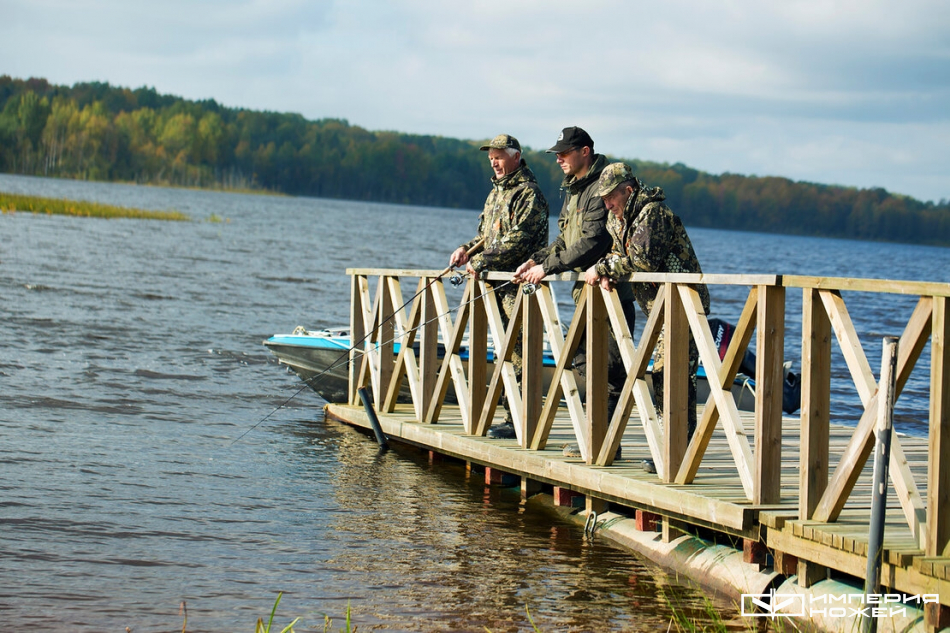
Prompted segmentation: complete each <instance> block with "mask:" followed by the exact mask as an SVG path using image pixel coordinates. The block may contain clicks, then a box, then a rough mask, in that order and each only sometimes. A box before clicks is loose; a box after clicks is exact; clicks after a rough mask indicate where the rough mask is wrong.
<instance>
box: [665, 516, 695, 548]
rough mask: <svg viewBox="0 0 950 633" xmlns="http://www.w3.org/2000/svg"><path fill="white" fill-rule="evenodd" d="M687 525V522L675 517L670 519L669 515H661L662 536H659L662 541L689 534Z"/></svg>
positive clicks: (670, 540)
mask: <svg viewBox="0 0 950 633" xmlns="http://www.w3.org/2000/svg"><path fill="white" fill-rule="evenodd" d="M687 525H688V524H687V523H684V522H682V521H677V520H676V519H671V518H670V517H663V528H662V530H661V533H662V536H661V537H660V538H661V539H662V540H663V542H664V543H670V542H672V541H675V540H676V539H678V538H679V537H681V536H684V535H686V534H689V532H688V531H687Z"/></svg>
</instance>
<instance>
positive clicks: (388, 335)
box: [370, 275, 396, 405]
mask: <svg viewBox="0 0 950 633" xmlns="http://www.w3.org/2000/svg"><path fill="white" fill-rule="evenodd" d="M376 294H377V303H378V305H379V311H378V312H377V314H376V323H377V325H378V327H376V331H375V332H374V333H373V336H371V337H370V343H374V342H375V343H378V347H377V350H378V353H379V376H378V379H377V380H376V381H374V383H373V388H374V393H373V401H374V402H376V403H377V405H378V404H379V403H381V402H382V401H383V398H385V396H386V392H387V391H388V390H389V383H390V381H391V380H392V379H393V370H394V369H395V362H396V356H395V354H394V353H393V347H394V341H393V339H394V338H395V336H394V335H395V332H396V328H395V327H393V318H392V317H393V299H392V295H390V294H389V277H387V276H385V275H380V276H379V281H378V283H377V285H376Z"/></svg>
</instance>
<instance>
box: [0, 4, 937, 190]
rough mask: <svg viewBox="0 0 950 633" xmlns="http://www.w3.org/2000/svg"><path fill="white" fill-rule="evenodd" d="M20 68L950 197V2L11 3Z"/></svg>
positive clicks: (392, 124) (380, 124)
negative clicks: (573, 129)
mask: <svg viewBox="0 0 950 633" xmlns="http://www.w3.org/2000/svg"><path fill="white" fill-rule="evenodd" d="M0 22H2V23H3V28H2V33H3V35H4V38H3V39H4V43H3V46H2V48H0V74H7V75H10V76H12V77H16V78H20V79H25V78H28V77H43V78H46V79H47V80H49V81H50V82H52V83H55V84H65V85H72V84H74V83H76V82H82V81H107V82H109V83H110V84H112V85H116V86H124V87H129V88H138V87H141V86H148V87H153V88H155V89H156V90H157V91H159V92H160V93H166V94H172V95H177V96H181V97H185V98H187V99H215V100H216V101H218V102H219V103H221V104H222V105H225V106H229V107H241V108H249V109H254V110H271V111H276V112H297V113H300V114H302V115H303V116H304V117H306V118H308V119H321V118H339V119H346V120H348V121H349V122H350V123H351V124H353V125H359V126H361V127H363V128H366V129H369V130H395V131H399V132H409V133H417V134H433V135H440V136H448V137H455V138H462V139H475V140H482V139H486V138H491V137H492V136H494V135H496V134H499V133H502V132H504V133H509V134H512V135H514V136H516V137H517V138H518V139H520V141H521V143H522V145H525V146H528V147H531V148H533V149H547V148H548V147H550V146H551V145H553V144H554V142H555V141H556V139H557V136H558V134H559V132H560V130H561V129H562V128H563V127H566V126H571V125H578V126H581V127H583V128H584V129H586V130H587V131H588V132H589V133H590V135H591V136H592V137H593V139H594V142H595V150H596V151H598V152H602V153H606V154H610V155H612V156H617V157H625V158H636V159H641V160H649V161H657V162H668V163H676V162H681V163H685V164H686V165H689V166H690V167H694V168H697V169H701V170H704V171H707V172H710V173H714V174H719V173H723V172H730V173H738V174H746V175H758V176H784V177H787V178H791V179H793V180H805V181H810V182H820V183H826V184H839V185H846V186H853V187H859V188H868V187H884V188H885V189H887V190H888V191H891V192H894V193H900V194H905V195H910V196H913V197H915V198H918V199H921V200H933V201H935V202H938V201H940V200H941V199H950V157H948V154H950V152H948V148H950V2H947V1H946V0H841V1H839V0H772V1H768V2H763V1H762V0H719V1H718V2H710V1H708V0H664V1H663V2H643V1H640V0H584V1H583V2H579V1H575V2H566V1H562V0H519V1H517V2H513V1H511V0H504V1H503V0H467V1H464V2H453V1H451V0H441V1H428V0H404V1H398V0H393V1H391V2H386V1H383V0H340V1H337V0H227V1H225V0H162V1H161V2H155V1H154V0H153V1H150V2H144V1H141V0H0Z"/></svg>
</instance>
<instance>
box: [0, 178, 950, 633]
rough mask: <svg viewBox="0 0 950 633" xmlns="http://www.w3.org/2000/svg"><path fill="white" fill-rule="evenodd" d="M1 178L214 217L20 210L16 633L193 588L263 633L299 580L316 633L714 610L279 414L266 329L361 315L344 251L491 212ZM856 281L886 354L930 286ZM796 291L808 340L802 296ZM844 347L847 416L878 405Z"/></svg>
mask: <svg viewBox="0 0 950 633" xmlns="http://www.w3.org/2000/svg"><path fill="white" fill-rule="evenodd" d="M0 190H2V191H8V192H20V193H28V194H35V195H45V196H53V197H68V198H75V199H90V200H96V201H100V202H106V203H112V204H120V205H127V206H138V207H144V208H151V209H177V210H180V211H183V212H185V213H187V214H189V215H191V216H192V217H193V218H194V219H195V220H196V221H195V222H190V223H166V222H155V221H140V220H97V219H87V218H69V217H58V216H45V215H32V214H26V213H17V214H3V215H0V336H2V340H3V351H2V353H0V534H2V537H0V616H2V618H3V621H4V622H5V623H6V624H7V625H8V627H9V628H11V629H21V628H26V627H33V628H35V629H37V630H63V631H103V630H113V631H121V630H124V629H125V627H131V629H132V630H133V631H136V632H143V631H159V630H169V629H177V628H178V627H179V626H181V625H182V623H183V617H182V616H181V615H179V605H180V603H181V602H182V601H186V602H187V608H188V622H187V627H188V630H189V631H223V630H252V629H253V626H254V622H255V621H256V619H257V618H258V617H262V616H263V617H265V618H266V616H267V615H268V614H269V612H270V608H271V606H272V605H273V602H274V599H275V598H276V595H277V592H278V591H283V592H285V595H284V598H283V600H282V602H281V604H280V608H279V610H278V615H277V619H276V621H275V624H279V625H280V628H283V626H285V625H286V624H287V623H289V621H290V620H292V619H293V618H295V617H298V616H299V617H301V618H302V622H301V625H300V626H298V629H297V630H320V631H322V630H323V625H324V616H325V615H328V616H330V617H332V618H333V620H334V625H333V627H332V628H331V630H339V629H340V627H341V626H342V624H343V618H344V614H345V612H346V609H347V606H349V607H350V608H351V610H352V618H353V622H354V624H356V625H357V626H358V627H359V630H360V631H366V630H379V631H484V630H485V627H487V628H489V629H490V630H492V631H495V632H498V631H520V630H531V627H530V625H529V623H528V620H527V617H526V616H525V608H526V607H527V608H528V609H529V610H530V612H531V615H532V617H533V618H534V621H535V623H537V624H538V626H539V627H540V628H541V630H544V631H566V630H572V631H621V630H622V631H642V632H646V631H650V632H652V631H657V630H666V627H667V624H668V623H669V618H670V614H671V609H672V607H671V604H673V605H678V608H679V609H680V610H682V611H687V612H690V613H693V614H694V616H695V617H697V618H699V619H700V620H702V619H703V617H704V616H703V615H702V614H701V611H702V610H703V604H704V602H703V601H704V596H703V595H702V593H701V592H700V591H697V590H696V589H693V588H689V587H686V586H684V585H682V584H680V583H679V582H677V581H676V580H675V579H673V578H671V577H669V576H668V575H666V574H665V573H664V572H662V571H661V570H658V569H657V568H655V567H654V566H653V565H651V564H649V563H648V562H644V561H641V560H639V559H637V558H636V557H634V556H631V555H629V554H627V553H624V552H620V551H618V550H616V549H614V548H613V547H611V546H609V545H608V544H605V543H603V542H602V541H600V540H597V539H594V540H588V539H585V538H584V536H583V530H582V529H581V528H579V527H576V526H574V525H571V524H567V523H564V522H562V521H561V520H560V519H559V518H558V517H556V516H554V515H552V514H551V513H550V512H549V511H548V510H547V509H546V508H544V507H543V506H538V505H536V504H533V503H530V502H529V503H523V502H521V499H520V495H519V493H518V491H517V490H512V489H502V488H486V487H485V486H484V485H483V482H480V481H478V480H477V478H474V479H467V478H466V476H465V472H464V470H463V469H462V468H460V467H458V466H452V465H436V466H430V465H429V463H428V462H427V461H426V459H424V456H423V455H420V454H417V453H415V452H412V451H410V450H406V449H399V450H394V451H390V452H387V453H383V454H380V453H379V452H378V451H377V448H376V445H375V443H374V442H373V441H372V440H371V439H369V438H367V437H366V436H365V435H362V434H360V433H358V432H356V431H354V430H352V429H349V428H347V427H345V426H342V425H338V424H335V423H331V422H327V421H325V420H323V418H322V411H321V407H322V404H323V403H322V401H321V400H320V399H319V398H318V397H317V396H316V395H315V394H313V393H311V392H309V391H306V392H304V393H301V394H300V395H299V396H297V397H294V398H292V399H291V400H290V401H289V403H288V404H287V406H285V407H283V408H280V409H279V410H276V411H275V409H277V407H279V405H281V404H282V403H285V402H287V400H288V398H290V397H291V396H293V394H294V393H295V392H296V391H297V390H298V389H299V386H298V385H299V383H298V381H297V379H296V378H295V377H294V376H293V375H291V374H289V373H287V372H286V371H285V370H284V369H283V368H281V367H280V366H278V365H277V364H276V363H275V362H274V359H273V358H272V357H271V355H270V354H269V352H267V350H266V349H265V348H264V347H263V346H262V345H261V341H262V340H263V339H264V338H266V337H267V336H269V335H270V334H273V333H276V332H289V331H291V330H292V329H293V328H294V327H295V326H296V325H304V326H306V327H308V328H311V329H312V328H318V327H326V326H331V325H338V324H342V323H346V322H347V320H348V316H347V315H348V301H349V282H348V277H347V276H346V275H345V274H344V270H345V268H347V267H369V266H373V267H387V268H390V267H391V268H442V267H443V266H444V265H445V262H446V260H447V257H448V254H449V252H450V251H451V250H452V249H453V248H454V247H455V246H456V245H457V244H459V243H461V242H462V241H464V240H466V239H468V238H469V237H471V235H472V234H473V232H474V229H475V225H476V222H477V214H476V213H474V212H472V211H462V210H447V209H427V208H418V207H407V206H392V205H382V204H365V203H351V202H341V201H330V200H318V199H306V198H290V197H276V196H253V195H240V194H228V193H216V192H206V191H189V190H179V189H164V188H151V187H136V186H125V185H112V184H95V183H83V182H71V181H57V180H46V179H38V178H24V177H15V176H5V175H0ZM211 216H217V217H218V218H221V219H222V220H224V221H222V222H209V221H207V219H208V218H209V217H211ZM552 220H553V218H552ZM691 236H692V237H693V241H694V243H695V245H696V250H697V252H698V254H699V257H700V260H701V261H702V263H703V267H704V270H705V271H706V272H710V273H713V272H715V273H785V274H814V275H834V276H862V277H881V278H896V279H919V280H939V281H946V280H947V279H946V278H947V275H946V270H947V261H948V257H947V255H948V251H947V250H945V249H939V248H927V247H914V246H903V245H889V244H873V243H861V242H849V241H841V240H823V239H813V238H799V237H783V236H773V235H760V234H751V233H735V232H721V231H709V230H706V231H703V230H693V231H691ZM561 296H562V298H564V297H566V298H567V299H568V300H569V296H570V295H569V293H568V292H566V291H565V292H563V293H561ZM850 296H851V295H849V299H848V300H849V307H851V309H852V314H853V317H854V320H855V321H856V323H858V326H859V328H861V329H862V330H863V331H865V332H866V335H867V337H868V340H869V341H871V343H870V344H868V346H867V349H868V351H869V356H871V357H872V360H871V366H872V368H874V369H875V371H877V370H878V368H879V360H878V359H879V354H880V351H879V350H880V342H879V339H880V337H881V336H883V335H887V334H895V335H897V334H900V332H901V331H902V329H903V326H904V323H906V320H907V317H908V316H909V314H910V310H911V309H912V308H913V301H912V300H908V299H899V300H895V301H888V302H886V305H885V304H884V303H882V302H880V300H879V298H875V297H872V296H862V295H860V294H858V295H856V296H855V298H854V300H853V302H852V300H851V299H850ZM744 298H745V297H744V294H741V293H734V294H732V295H730V294H728V293H721V292H718V293H717V292H715V291H714V294H713V301H714V306H713V310H714V316H720V317H722V318H726V319H729V320H733V321H734V320H735V319H736V318H737V317H738V314H739V311H740V310H741V306H742V303H743V301H744ZM788 299H789V301H788V304H789V307H788V311H787V313H788V315H789V326H788V327H789V331H790V332H791V333H793V334H794V333H795V332H797V331H796V329H795V328H796V327H799V329H800V326H799V325H797V324H798V323H799V321H800V312H801V300H800V296H798V294H797V293H794V292H789V298H788ZM796 302H797V304H796ZM643 320H644V319H643V318H642V317H641V318H640V324H641V325H642V322H643ZM790 338H791V337H790ZM875 340H877V342H876V343H875V342H874V341H875ZM796 348H797V344H794V345H789V346H788V347H787V349H786V356H787V358H790V359H797V358H798V357H799V355H800V349H796ZM928 350H929V348H928ZM926 353H927V351H925V354H926ZM875 354H876V355H875ZM835 365H836V366H837V369H836V378H835V408H836V411H838V412H839V413H840V414H841V415H842V416H843V417H844V418H845V419H847V418H848V416H853V417H856V416H857V415H859V414H860V409H859V407H858V404H857V397H856V396H855V395H854V393H853V391H854V390H853V387H849V385H850V381H849V380H847V369H846V368H845V367H844V365H843V363H842V362H840V360H836V361H835ZM926 369H927V364H926V363H923V364H922V369H921V368H918V370H917V371H915V373H914V375H913V376H912V380H911V382H910V383H909V384H908V386H907V389H906V391H905V395H904V396H902V398H901V400H900V401H899V403H898V409H899V411H898V416H899V419H900V424H901V425H902V427H903V429H904V430H907V431H909V432H915V433H923V432H925V428H926V427H925V425H924V422H925V419H926V402H925V400H922V398H925V397H926V392H927V388H928V381H929V378H928V376H927V374H926ZM921 416H923V417H921ZM265 417H266V420H264V422H263V423H261V424H260V425H259V426H257V427H256V428H253V430H251V431H250V432H249V433H247V435H246V436H244V437H241V435H242V434H243V433H245V432H247V431H248V430H249V429H252V427H255V425H256V424H258V423H259V422H261V420H263V419H264V418H265ZM239 437H240V438H241V439H240V440H239V441H235V440H236V439H237V438H239ZM717 604H718V605H719V606H720V607H722V608H724V609H725V608H728V605H726V604H724V603H717ZM727 617H731V616H728V615H727ZM732 619H733V622H734V625H735V627H736V628H737V629H741V628H742V623H741V622H737V621H736V620H735V618H732Z"/></svg>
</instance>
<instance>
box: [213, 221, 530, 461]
mask: <svg viewBox="0 0 950 633" xmlns="http://www.w3.org/2000/svg"><path fill="white" fill-rule="evenodd" d="M484 243H485V238H481V239H479V240H478V241H477V242H475V244H473V245H472V246H471V248H469V249H468V250H467V251H466V252H465V254H466V256H467V257H471V255H473V254H474V253H475V252H477V251H478V250H479V249H480V248H481V247H482V246H483V245H484ZM454 268H455V265H449V266H447V267H446V268H445V269H444V270H443V271H442V272H440V273H439V274H438V276H436V277H433V278H432V279H431V280H430V281H429V283H427V284H426V285H425V286H423V287H422V289H421V290H419V291H418V292H417V293H416V294H414V295H412V296H411V297H409V299H408V300H407V301H405V302H404V303H403V304H402V305H401V306H399V307H398V308H396V309H395V310H394V311H393V313H392V314H390V315H389V316H388V317H386V318H385V319H383V320H382V321H381V322H380V323H379V324H378V325H376V326H374V327H373V328H372V329H371V330H370V331H369V332H368V333H367V334H366V335H365V336H364V337H363V338H361V339H360V340H358V341H356V342H355V343H353V344H352V345H350V347H349V348H348V349H346V350H344V351H343V352H342V353H341V354H340V355H339V356H338V357H337V359H336V360H335V361H333V362H332V363H331V364H330V366H329V367H327V368H326V369H324V370H323V371H321V372H320V373H319V374H316V375H314V376H311V377H310V378H308V379H307V380H305V381H304V383H303V385H302V386H301V387H300V388H299V389H298V390H297V391H295V392H294V393H293V394H291V396H290V397H289V398H287V399H286V400H285V401H283V402H282V403H280V404H279V405H277V407H275V408H274V409H273V410H272V411H271V412H270V413H268V414H267V415H265V416H264V417H263V418H261V419H260V420H259V421H258V422H257V424H255V425H254V426H252V427H251V428H249V429H248V430H246V431H245V432H244V433H242V434H241V435H240V436H239V437H237V438H236V439H235V440H233V441H232V442H231V445H232V446H233V445H234V444H236V443H237V442H238V441H240V440H241V439H242V438H244V436H245V435H247V434H248V433H250V432H251V431H253V430H254V429H256V428H257V427H259V426H260V425H261V424H263V423H264V422H265V421H266V420H267V419H269V418H270V417H271V416H272V415H274V414H275V413H277V412H278V411H280V410H281V409H283V408H284V407H285V406H287V404H288V403H290V401H292V400H293V399H294V398H296V397H297V396H299V395H300V394H301V393H303V392H304V390H306V389H307V387H310V386H311V385H313V384H315V383H316V381H318V380H319V379H320V378H322V377H323V376H325V375H326V374H327V373H329V372H330V371H332V370H333V369H336V368H337V367H338V366H340V364H341V361H344V360H345V362H344V363H342V364H345V363H348V362H350V361H349V354H350V352H352V351H353V350H355V349H357V348H358V347H359V346H360V345H362V344H363V343H364V342H366V339H368V338H370V337H371V336H372V335H373V334H375V333H376V331H377V330H378V329H379V328H381V327H382V326H383V325H384V324H385V323H386V322H388V321H389V320H390V319H392V318H393V317H394V316H396V315H397V314H399V313H400V312H401V311H402V310H403V309H404V308H405V307H406V306H407V305H409V304H410V303H412V302H413V301H415V299H416V297H418V296H419V295H421V294H422V293H424V292H425V291H426V290H428V289H429V288H430V287H431V286H432V284H434V283H435V282H436V281H438V280H439V279H441V278H442V277H444V276H445V275H447V274H448V273H449V272H451V271H452V270H453V269H454ZM464 280H465V278H464V276H463V275H462V274H461V273H458V272H456V273H455V274H454V275H453V276H452V277H451V278H450V280H449V281H450V283H451V284H452V285H453V286H459V285H461V284H462V283H464ZM511 283H512V281H511V280H509V281H506V282H505V283H503V284H502V285H500V286H498V287H497V288H495V289H494V290H500V289H501V288H504V287H505V286H507V285H510V284H511ZM527 286H531V290H530V292H527V289H528V288H527ZM494 290H493V291H494ZM525 290H526V292H525V294H530V293H533V292H534V284H526V286H525ZM486 294H488V293H482V294H480V295H478V296H476V297H474V298H472V299H470V300H469V301H467V302H465V303H463V304H461V305H459V306H458V307H457V308H452V309H451V310H449V311H448V312H445V313H443V314H438V315H436V316H434V317H433V318H432V319H429V320H428V321H426V322H425V323H420V324H419V325H417V326H416V327H414V328H410V329H409V330H408V331H406V332H404V333H402V334H400V335H399V336H398V337H396V338H393V339H391V340H389V341H386V342H384V343H381V345H386V344H388V343H392V342H394V341H396V340H397V339H398V338H401V337H402V336H405V335H406V334H408V333H409V332H413V331H415V330H417V329H419V328H420V327H422V326H424V325H428V324H429V323H431V322H432V321H434V320H436V319H439V318H441V317H442V316H444V315H445V314H450V313H451V312H454V311H456V310H459V309H461V308H462V307H463V306H466V305H468V304H469V303H472V302H474V301H476V300H478V299H480V298H482V297H483V296H485V295H486Z"/></svg>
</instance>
